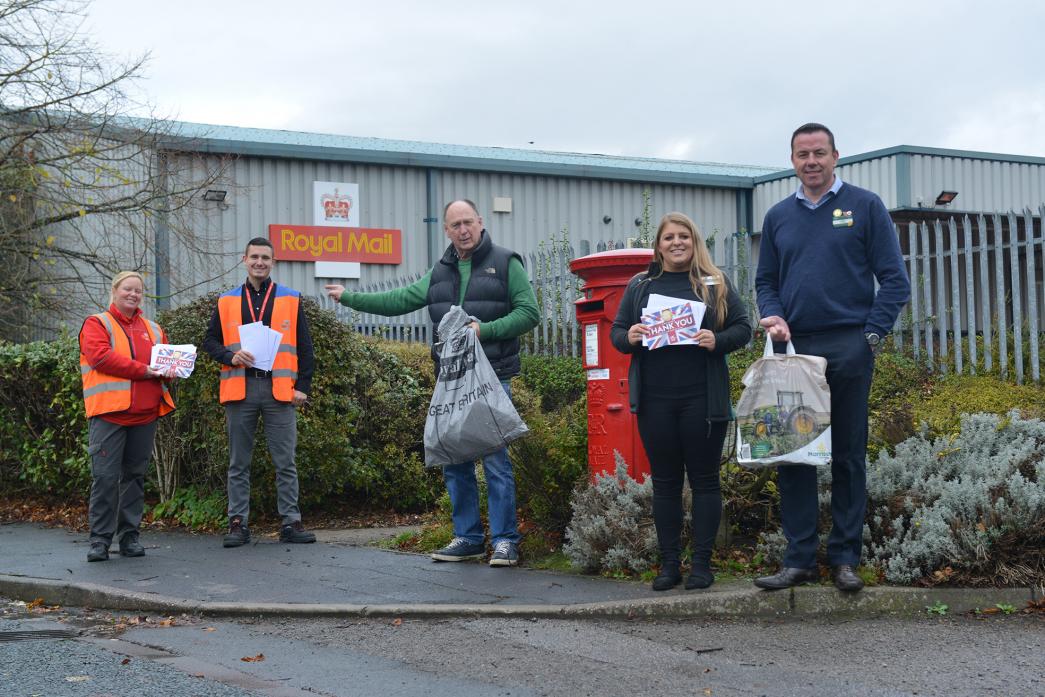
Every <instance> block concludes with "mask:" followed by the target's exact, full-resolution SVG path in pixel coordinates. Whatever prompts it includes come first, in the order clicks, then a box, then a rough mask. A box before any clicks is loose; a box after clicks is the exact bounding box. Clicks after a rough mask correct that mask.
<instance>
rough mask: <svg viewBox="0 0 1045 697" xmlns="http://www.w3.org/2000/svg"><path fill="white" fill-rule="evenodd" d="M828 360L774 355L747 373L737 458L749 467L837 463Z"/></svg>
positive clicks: (768, 353) (769, 352) (790, 351)
mask: <svg viewBox="0 0 1045 697" xmlns="http://www.w3.org/2000/svg"><path fill="white" fill-rule="evenodd" d="M826 370H827V359H826V358H822V357H820V356H806V355H801V354H796V353H795V347H794V346H793V345H792V344H791V342H790V341H788V342H787V353H784V354H779V353H773V342H772V341H770V340H769V339H768V337H767V339H766V350H765V352H764V353H763V354H762V358H760V359H758V360H757V361H755V362H754V363H752V364H751V367H749V368H748V369H747V372H746V373H744V377H743V380H742V382H743V384H744V392H743V393H742V394H741V395H740V401H739V402H737V409H736V411H737V462H738V463H740V464H741V465H742V466H744V467H750V468H759V467H772V466H773V465H827V464H830V462H831V390H830V388H829V387H828V386H827V377H826V375H825V373H826Z"/></svg>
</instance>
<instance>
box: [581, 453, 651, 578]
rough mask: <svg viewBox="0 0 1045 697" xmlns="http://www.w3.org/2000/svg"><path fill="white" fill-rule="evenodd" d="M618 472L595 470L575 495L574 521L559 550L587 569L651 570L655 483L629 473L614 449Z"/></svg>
mask: <svg viewBox="0 0 1045 697" xmlns="http://www.w3.org/2000/svg"><path fill="white" fill-rule="evenodd" d="M614 460H615V462H616V474H613V475H610V474H599V475H596V477H595V482H594V483H593V484H591V485H590V486H581V487H579V488H578V489H577V492H576V494H575V496H574V498H573V502H572V504H571V505H572V508H573V519H572V520H571V521H570V524H569V527H567V529H566V544H565V545H564V546H563V552H564V553H565V554H566V556H567V558H569V560H570V562H572V563H573V564H574V565H576V566H579V567H581V568H583V569H586V570H588V571H598V570H606V571H632V572H637V573H641V572H643V571H645V570H646V569H649V568H650V567H651V566H652V564H653V560H654V559H655V557H656V553H657V534H656V530H655V529H654V527H653V518H652V513H651V512H652V509H653V481H652V480H651V479H649V478H648V477H647V478H646V479H645V480H644V481H643V482H642V483H641V484H640V483H638V482H636V481H635V480H634V479H632V478H631V477H629V476H628V464H627V463H626V462H625V461H624V458H623V457H621V454H620V453H619V452H616V451H614Z"/></svg>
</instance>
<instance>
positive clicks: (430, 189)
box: [425, 167, 440, 269]
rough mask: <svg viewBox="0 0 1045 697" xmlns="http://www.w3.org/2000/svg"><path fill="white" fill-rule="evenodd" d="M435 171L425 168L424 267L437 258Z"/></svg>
mask: <svg viewBox="0 0 1045 697" xmlns="http://www.w3.org/2000/svg"><path fill="white" fill-rule="evenodd" d="M435 185H436V173H435V170H434V169H432V168H431V167H429V168H428V169H426V170H425V196H426V199H427V201H426V208H425V210H426V214H425V225H426V228H425V235H426V237H427V239H428V260H427V264H426V266H425V268H426V269H430V268H432V266H433V265H434V264H435V262H437V261H438V260H439V242H440V240H439V202H438V201H436V199H435Z"/></svg>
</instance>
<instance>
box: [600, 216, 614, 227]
mask: <svg viewBox="0 0 1045 697" xmlns="http://www.w3.org/2000/svg"><path fill="white" fill-rule="evenodd" d="M602 222H604V223H606V224H607V225H609V224H610V223H612V222H613V218H611V217H610V216H608V215H604V216H602Z"/></svg>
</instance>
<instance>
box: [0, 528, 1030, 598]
mask: <svg viewBox="0 0 1045 697" xmlns="http://www.w3.org/2000/svg"><path fill="white" fill-rule="evenodd" d="M390 533H391V531H389V534H390ZM317 537H318V540H319V541H318V542H317V543H315V544H310V545H290V544H282V543H280V542H278V540H276V539H275V538H264V537H263V538H260V539H259V538H255V539H254V540H253V541H252V542H251V544H250V545H247V546H245V547H239V548H235V549H224V548H223V547H222V546H221V536H220V535H193V534H187V533H179V532H149V531H146V532H145V533H143V535H142V538H141V541H142V543H143V544H144V545H145V549H146V555H145V556H144V557H140V558H128V559H124V558H122V557H120V555H119V554H118V553H117V552H116V551H115V549H116V547H115V545H114V547H113V552H112V556H111V558H110V560H109V561H107V562H96V563H92V564H88V563H87V562H86V555H87V549H88V545H87V536H86V535H85V534H84V533H79V532H69V531H66V530H63V529H57V528H44V527H39V526H36V525H30V524H8V525H0V596H5V597H9V598H15V599H21V600H26V601H30V600H34V599H36V598H42V599H43V600H44V602H46V603H48V604H59V605H66V606H80V607H94V608H110V609H120V610H138V611H145V612H160V613H165V614H173V613H181V612H187V613H200V614H213V615H273V616H322V615H357V616H365V615H384V616H437V615H451V616H452V615H457V616H467V615H474V616H511V615H514V616H525V617H588V616H716V615H719V616H723V615H750V616H759V617H785V616H791V615H824V614H833V615H848V616H854V615H855V616H875V615H881V614H891V613H924V612H925V607H926V606H927V605H933V604H934V603H937V602H942V603H946V604H947V605H948V606H949V607H950V612H951V613H956V612H964V611H968V610H972V609H974V608H989V607H993V606H994V605H995V604H996V603H1007V604H1010V605H1013V606H1015V607H1017V608H1022V607H1023V606H1024V605H1025V604H1026V603H1027V602H1028V601H1030V600H1035V599H1037V596H1036V594H1035V590H1034V589H1028V588H1022V589H1021V588H1017V589H913V588H896V587H876V588H867V589H865V590H864V591H862V592H860V593H856V594H844V593H841V592H839V591H837V590H835V589H834V587H832V586H828V585H815V586H803V587H800V588H796V589H792V590H788V591H778V592H766V591H760V590H758V589H756V588H754V587H753V586H752V585H751V584H750V583H749V582H746V581H743V582H732V583H716V584H715V585H714V586H712V587H711V588H710V589H708V590H704V591H685V590H682V589H681V588H679V589H677V590H672V591H668V592H662V593H655V592H653V591H652V590H650V589H649V586H648V585H647V584H640V583H635V582H627V581H616V580H612V579H606V578H600V577H593V576H586V575H580V574H565V573H557V572H550V571H537V570H533V569H526V568H512V569H509V568H491V567H489V566H488V565H486V564H483V563H478V562H461V563H439V562H433V561H432V560H431V559H429V557H427V556H424V555H418V554H406V553H400V552H391V551H386V550H382V549H377V548H374V547H369V546H361V543H362V542H365V541H369V540H372V538H373V534H372V533H364V532H349V531H322V530H321V531H317Z"/></svg>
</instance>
